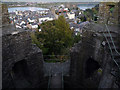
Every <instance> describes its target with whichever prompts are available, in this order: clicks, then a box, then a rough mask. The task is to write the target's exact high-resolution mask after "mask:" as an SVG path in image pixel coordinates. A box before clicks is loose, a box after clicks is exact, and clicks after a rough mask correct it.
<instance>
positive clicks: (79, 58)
mask: <svg viewBox="0 0 120 90" xmlns="http://www.w3.org/2000/svg"><path fill="white" fill-rule="evenodd" d="M95 28H96V29H95ZM97 28H98V29H97ZM89 29H90V28H89ZM89 29H88V30H89ZM99 29H100V30H103V29H101V28H99V27H98V26H96V25H94V28H93V31H97V30H98V32H99ZM88 30H86V31H88ZM89 32H90V30H89V31H88V33H87V34H86V35H85V36H84V37H83V39H82V41H81V42H79V43H78V44H76V45H75V46H74V47H73V48H72V50H71V64H70V76H71V79H72V81H73V82H79V83H80V82H82V83H84V84H86V85H89V84H87V83H86V82H88V83H91V84H93V87H99V88H113V87H115V77H113V76H112V75H111V70H112V69H113V67H114V63H113V60H112V59H111V56H110V53H109V51H108V49H107V46H106V47H103V46H102V45H101V44H102V41H104V37H103V36H102V35H98V37H97V36H95V37H93V36H92V34H91V35H89ZM99 34H100V33H99ZM91 36H92V37H91ZM93 42H94V43H93ZM91 56H92V58H93V59H94V60H95V61H97V62H98V63H99V64H100V66H101V67H100V68H101V69H102V71H101V72H95V73H94V74H93V76H91V78H90V79H91V80H92V82H89V81H90V80H89V79H86V78H85V63H86V60H87V59H88V58H89V57H91ZM116 87H117V86H116Z"/></svg>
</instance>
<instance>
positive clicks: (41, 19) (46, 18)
mask: <svg viewBox="0 0 120 90" xmlns="http://www.w3.org/2000/svg"><path fill="white" fill-rule="evenodd" d="M52 20H53V18H50V17H42V18H39V22H40V23H41V22H44V21H52Z"/></svg>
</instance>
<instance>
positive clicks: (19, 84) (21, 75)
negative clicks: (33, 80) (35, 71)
mask: <svg viewBox="0 0 120 90" xmlns="http://www.w3.org/2000/svg"><path fill="white" fill-rule="evenodd" d="M12 76H13V82H14V84H15V87H16V88H25V87H28V86H30V73H29V69H28V65H27V61H26V60H21V61H18V62H16V63H15V64H14V66H13V67H12Z"/></svg>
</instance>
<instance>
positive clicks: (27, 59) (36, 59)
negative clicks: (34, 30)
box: [2, 25, 43, 88]
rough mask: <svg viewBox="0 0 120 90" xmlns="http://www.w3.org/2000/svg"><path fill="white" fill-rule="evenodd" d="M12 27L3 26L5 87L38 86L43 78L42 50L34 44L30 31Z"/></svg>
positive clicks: (3, 82)
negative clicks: (17, 29)
mask: <svg viewBox="0 0 120 90" xmlns="http://www.w3.org/2000/svg"><path fill="white" fill-rule="evenodd" d="M6 27H7V26H6ZM10 27H11V28H10ZM6 29H7V30H8V31H9V29H10V31H9V32H6V33H4V32H5V31H7V30H6ZM11 29H13V26H10V25H9V28H5V27H3V28H2V30H3V31H4V32H3V36H2V58H3V61H2V75H3V79H2V84H3V88H28V87H29V88H30V87H37V86H38V84H39V83H40V82H41V81H42V79H43V56H42V51H41V50H40V49H39V48H38V47H37V46H36V45H33V44H32V40H31V37H30V32H29V31H22V30H21V31H16V30H14V29H13V31H12V30H11ZM21 63H22V64H21ZM22 68H23V69H22ZM26 72H27V73H26ZM26 75H27V76H26Z"/></svg>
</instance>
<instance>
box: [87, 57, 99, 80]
mask: <svg viewBox="0 0 120 90" xmlns="http://www.w3.org/2000/svg"><path fill="white" fill-rule="evenodd" d="M99 68H100V65H99V63H98V62H97V61H95V60H94V59H93V58H88V59H87V61H86V63H85V77H86V78H89V77H91V76H92V74H93V73H94V71H96V70H97V69H99Z"/></svg>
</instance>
